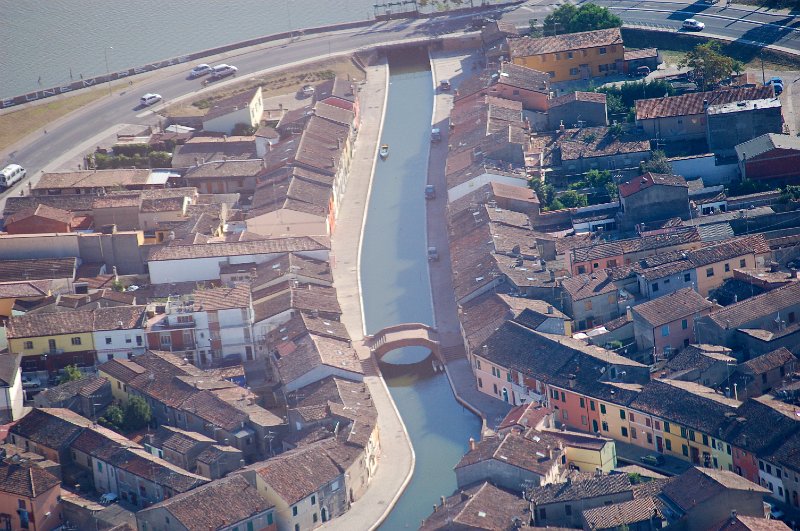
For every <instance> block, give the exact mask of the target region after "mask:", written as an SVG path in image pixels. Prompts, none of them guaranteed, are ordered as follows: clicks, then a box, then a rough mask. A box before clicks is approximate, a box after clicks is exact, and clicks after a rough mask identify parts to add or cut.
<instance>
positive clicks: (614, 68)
mask: <svg viewBox="0 0 800 531" xmlns="http://www.w3.org/2000/svg"><path fill="white" fill-rule="evenodd" d="M508 48H509V55H510V56H511V62H512V63H514V64H517V65H521V66H525V67H528V68H533V69H534V70H539V71H541V72H546V73H547V74H549V75H550V80H551V81H556V82H557V81H571V80H576V79H589V78H592V77H603V76H609V75H615V74H622V72H623V64H624V58H623V54H624V47H623V44H622V35H621V33H620V31H619V28H613V29H605V30H597V31H584V32H580V33H568V34H564V35H556V36H554V37H541V38H537V39H533V38H530V37H521V38H517V39H509V40H508Z"/></svg>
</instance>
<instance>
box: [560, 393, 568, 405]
mask: <svg viewBox="0 0 800 531" xmlns="http://www.w3.org/2000/svg"><path fill="white" fill-rule="evenodd" d="M561 401H562V402H566V401H567V395H565V394H564V391H561Z"/></svg>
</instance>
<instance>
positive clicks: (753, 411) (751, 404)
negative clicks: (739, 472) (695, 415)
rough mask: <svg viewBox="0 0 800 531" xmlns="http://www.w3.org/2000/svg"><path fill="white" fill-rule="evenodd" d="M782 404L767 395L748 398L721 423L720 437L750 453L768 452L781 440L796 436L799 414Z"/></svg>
mask: <svg viewBox="0 0 800 531" xmlns="http://www.w3.org/2000/svg"><path fill="white" fill-rule="evenodd" d="M785 406H786V404H785V403H783V402H780V401H778V400H775V399H773V398H772V397H771V396H768V395H765V396H763V397H758V398H755V399H750V400H748V401H747V402H745V403H744V404H742V406H741V407H740V408H739V409H738V410H736V415H737V416H736V417H735V418H731V419H729V420H728V422H727V423H726V424H725V425H724V426H723V432H722V438H723V439H724V440H725V441H727V442H729V443H730V444H731V445H732V446H736V447H737V448H742V449H744V450H746V451H748V452H750V453H752V454H756V455H759V456H766V455H770V454H771V453H772V452H773V451H774V450H776V449H777V448H778V446H780V445H781V443H783V442H784V441H787V440H789V439H792V438H796V437H797V436H798V429H800V417H798V416H797V415H796V414H795V412H794V409H792V410H789V411H786V408H785Z"/></svg>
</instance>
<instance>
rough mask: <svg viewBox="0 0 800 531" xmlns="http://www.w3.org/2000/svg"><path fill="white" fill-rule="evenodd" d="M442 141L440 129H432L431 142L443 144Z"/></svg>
mask: <svg viewBox="0 0 800 531" xmlns="http://www.w3.org/2000/svg"><path fill="white" fill-rule="evenodd" d="M441 141H442V132H441V131H440V130H439V128H438V127H434V128H433V129H431V142H434V143H435V142H441Z"/></svg>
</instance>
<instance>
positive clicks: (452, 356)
mask: <svg viewBox="0 0 800 531" xmlns="http://www.w3.org/2000/svg"><path fill="white" fill-rule="evenodd" d="M442 357H443V358H444V361H445V362H448V361H456V360H460V359H464V358H466V357H467V351H466V349H464V345H454V346H452V347H442Z"/></svg>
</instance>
